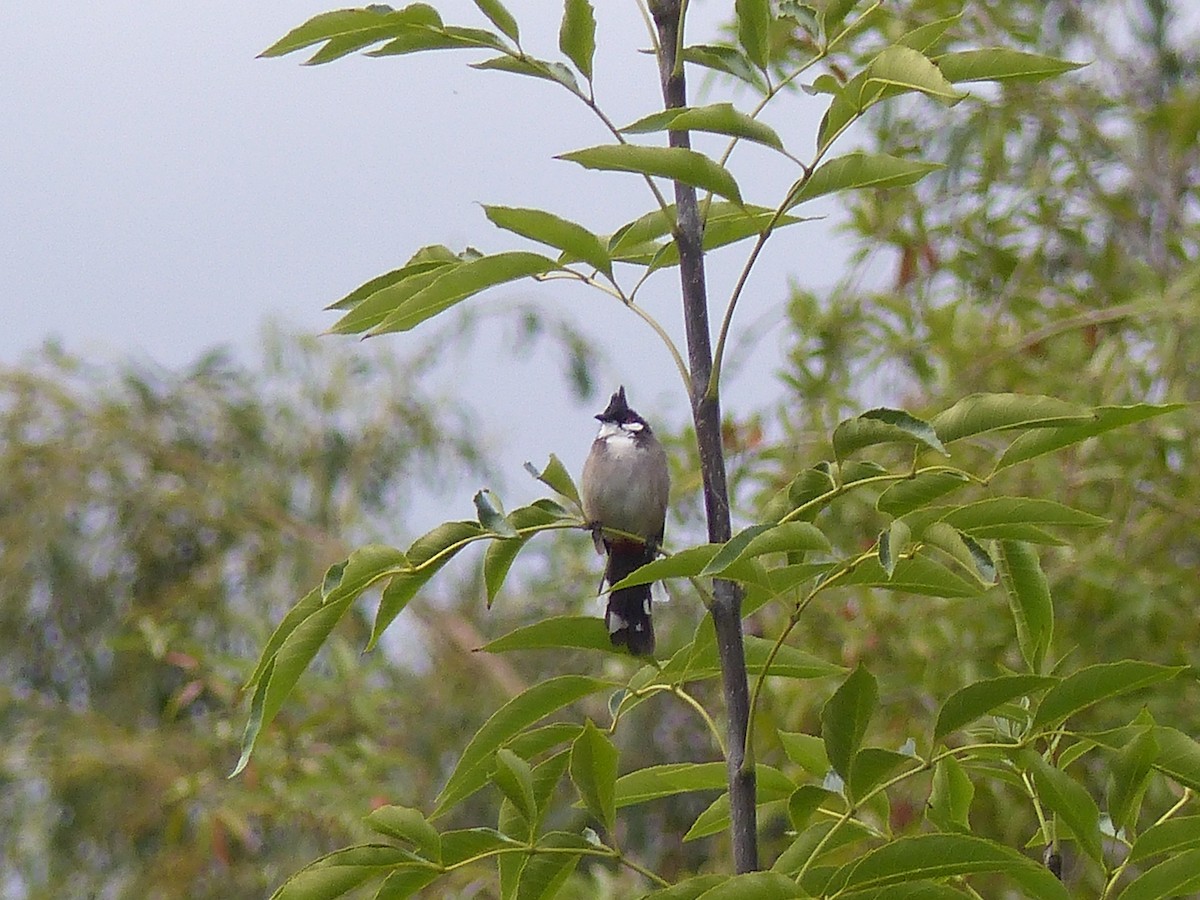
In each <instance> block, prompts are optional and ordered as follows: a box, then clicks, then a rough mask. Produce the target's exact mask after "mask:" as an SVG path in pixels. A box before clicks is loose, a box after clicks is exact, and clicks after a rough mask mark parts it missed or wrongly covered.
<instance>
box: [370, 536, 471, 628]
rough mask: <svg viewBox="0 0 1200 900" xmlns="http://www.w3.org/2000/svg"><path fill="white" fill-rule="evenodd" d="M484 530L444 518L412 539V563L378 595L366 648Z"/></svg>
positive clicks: (409, 559) (410, 549)
mask: <svg viewBox="0 0 1200 900" xmlns="http://www.w3.org/2000/svg"><path fill="white" fill-rule="evenodd" d="M483 534H484V531H483V529H482V528H481V527H480V526H479V523H478V522H465V521H464V522H443V523H442V524H441V525H439V526H437V527H436V528H434V529H432V530H431V531H429V532H427V533H426V534H424V535H422V536H421V537H419V538H417V539H416V540H415V541H413V543H412V546H411V547H409V548H408V553H407V554H406V556H407V558H408V562H409V566H410V567H411V568H410V569H408V570H405V571H403V572H399V573H397V574H395V575H393V576H392V580H391V582H390V583H389V584H388V586H387V587H386V588H384V589H383V596H381V597H380V598H379V609H378V610H376V612H375V622H374V624H373V625H372V627H371V637H370V639H369V640H368V642H367V649H368V650H370V649H372V648H373V647H374V646H375V644H376V642H377V641H378V640H379V637H380V635H382V634H383V632H384V630H386V629H387V627H388V625H390V624H392V621H393V620H394V619H395V618H396V616H398V615H400V613H401V612H402V611H403V609H404V607H406V606H408V604H409V601H410V600H412V598H413V597H415V596H416V594H417V591H419V590H420V589H421V588H422V587H423V586H424V585H425V583H426V582H427V581H429V579H430V578H432V577H433V576H434V575H435V574H437V572H438V570H439V569H441V568H442V566H444V565H445V564H446V563H448V562H449V561H450V560H451V559H452V558H453V557H454V555H455V554H457V553H458V552H459V551H460V550H462V548H463V547H465V546H466V545H467V544H469V543H471V542H472V541H474V540H477V539H478V538H479V537H480V536H482V535H483Z"/></svg>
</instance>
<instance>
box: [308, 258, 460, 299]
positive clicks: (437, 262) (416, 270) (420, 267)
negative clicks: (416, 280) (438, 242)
mask: <svg viewBox="0 0 1200 900" xmlns="http://www.w3.org/2000/svg"><path fill="white" fill-rule="evenodd" d="M426 251H437V252H439V253H440V252H443V251H444V253H445V258H429V257H426V258H419V257H421V255H422V253H425V252H426ZM460 262H462V260H461V259H459V258H458V257H457V256H455V255H454V253H453V252H452V251H451V250H450V249H449V248H448V247H442V246H436V247H425V248H422V250H418V251H417V253H416V255H415V256H414V257H413V258H412V259H411V260H409V261H408V262H407V263H405V264H404V265H403V266H401V267H400V268H399V269H393V270H392V271H390V272H385V273H384V274H383V275H379V276H376V277H375V278H372V279H371V280H370V281H368V282H367V283H366V284H364V285H361V286H360V287H357V288H355V289H354V290H352V291H351V292H350V293H349V294H347V295H346V296H345V297H342V299H340V300H338V301H336V302H334V303H330V304H329V305H328V306H326V307H325V309H326V310H334V309H352V308H353V307H355V306H358V304H360V303H362V302H363V301H364V300H366V299H367V298H368V297H370V296H371V295H372V294H376V293H378V292H379V291H381V290H383V289H384V288H385V287H391V286H392V285H393V284H399V283H400V282H401V281H404V280H405V279H407V278H412V277H413V276H414V275H421V274H423V273H425V272H428V271H430V270H432V269H437V268H440V267H442V266H448V265H457V264H458V263H460Z"/></svg>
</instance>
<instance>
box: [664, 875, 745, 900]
mask: <svg viewBox="0 0 1200 900" xmlns="http://www.w3.org/2000/svg"><path fill="white" fill-rule="evenodd" d="M732 877H733V876H732V875H693V876H692V877H691V878H685V879H683V881H678V882H676V883H675V884H673V885H671V886H670V887H667V888H660V889H659V890H657V891H651V892H650V893H649V894H646V895H644V896H643V897H642V900H696V898H697V897H699V896H701V895H702V894H704V892H705V891H708V890H711V889H712V888H714V887H716V886H717V885H719V884H724V883H725V882H726V881H729V879H730V878H732Z"/></svg>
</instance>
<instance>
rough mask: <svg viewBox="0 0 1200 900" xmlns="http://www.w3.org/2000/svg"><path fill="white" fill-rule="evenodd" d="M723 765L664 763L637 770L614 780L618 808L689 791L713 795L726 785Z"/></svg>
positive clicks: (718, 763)
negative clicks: (711, 793)
mask: <svg viewBox="0 0 1200 900" xmlns="http://www.w3.org/2000/svg"><path fill="white" fill-rule="evenodd" d="M727 779H728V770H727V768H726V766H725V763H724V762H708V763H665V764H663V765H659V766H648V767H647V768H644V769H637V770H635V771H633V772H630V773H628V774H627V775H622V776H621V777H620V778H618V779H617V786H616V797H615V803H616V806H617V808H621V807H625V806H633V805H634V804H637V803H645V802H647V801H648V800H657V799H659V798H660V797H670V796H672V795H674V794H683V793H687V792H689V791H716V790H721V789H722V788H724V787H725V786H726V784H727Z"/></svg>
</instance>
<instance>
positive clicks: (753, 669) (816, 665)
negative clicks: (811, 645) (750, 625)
mask: <svg viewBox="0 0 1200 900" xmlns="http://www.w3.org/2000/svg"><path fill="white" fill-rule="evenodd" d="M774 647H775V642H774V641H772V640H767V639H766V638H760V637H757V636H755V635H746V638H745V653H746V669H747V671H748V672H749V673H750V674H752V675H757V674H758V673H759V672H761V671H762V669H763V666H764V665H766V661H767V659H768V658H769V657H770V656H771V651H772V650H773V649H774ZM845 672H846V670H845V669H844V668H842V667H841V666H836V665H834V664H833V663H830V662H826V661H825V660H823V659H821V658H820V657H817V656H813V655H812V654H810V653H805V652H804V651H803V650H799V649H797V648H795V647H789V646H788V645H786V644H784V645H783V646H782V647H780V648H779V650H778V651H777V652H776V653H775V656H774V659H772V660H771V671H770V674H771V675H774V676H777V677H782V678H798V679H808V678H825V677H827V676H830V675H844V674H845ZM720 674H721V666H720V663H719V661H718V660H717V646H716V643H715V641H708V642H705V644H704V645H703V647H701V648H699V649H697V651H696V652H695V653H694V654H693V655H692V656H691V658H690V659H689V660H688V663H687V670H686V672H685V673H684V675H683V676H681V677H682V680H684V681H699V680H701V679H704V678H716V677H717V676H718V675H720ZM663 675H664V676H670V677H674V672H673V671H671V670H670V668H669V667H664V669H663Z"/></svg>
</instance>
